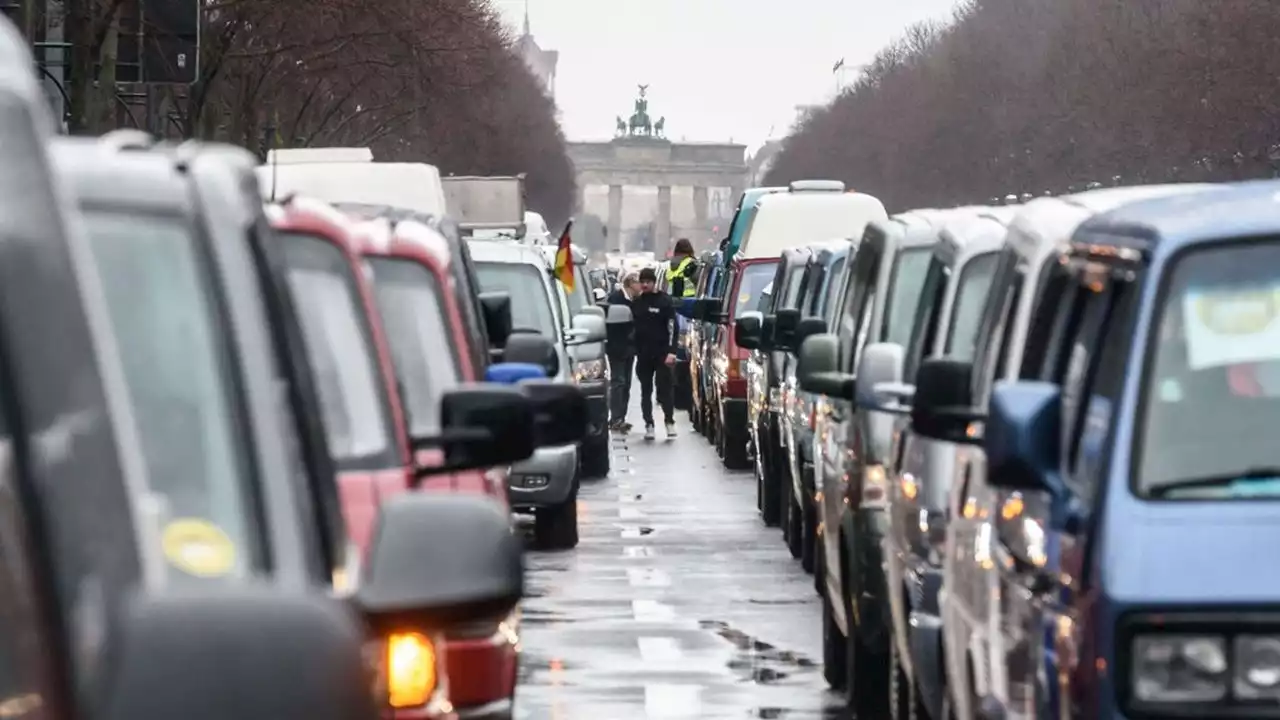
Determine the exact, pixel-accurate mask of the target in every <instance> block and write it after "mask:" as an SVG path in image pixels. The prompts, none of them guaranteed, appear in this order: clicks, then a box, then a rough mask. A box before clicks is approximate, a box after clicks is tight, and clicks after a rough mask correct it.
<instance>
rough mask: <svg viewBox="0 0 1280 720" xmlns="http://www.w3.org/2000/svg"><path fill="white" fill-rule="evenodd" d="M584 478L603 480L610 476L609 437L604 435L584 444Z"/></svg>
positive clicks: (582, 449)
mask: <svg viewBox="0 0 1280 720" xmlns="http://www.w3.org/2000/svg"><path fill="white" fill-rule="evenodd" d="M581 452H582V460H581V465H582V468H581V470H582V476H583V477H588V478H602V477H606V476H607V475H608V474H609V436H608V435H603V436H601V437H599V438H593V439H592V440H590V441H588V442H585V443H583V444H582V448H581Z"/></svg>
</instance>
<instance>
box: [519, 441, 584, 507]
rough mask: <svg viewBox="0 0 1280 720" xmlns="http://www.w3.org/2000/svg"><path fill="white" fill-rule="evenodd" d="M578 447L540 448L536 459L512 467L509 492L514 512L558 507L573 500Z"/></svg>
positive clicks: (534, 456) (536, 451)
mask: <svg viewBox="0 0 1280 720" xmlns="http://www.w3.org/2000/svg"><path fill="white" fill-rule="evenodd" d="M577 470H578V446H577V445H560V446H557V447H544V448H538V449H537V450H535V451H534V453H533V457H531V458H529V459H528V460H522V461H520V462H518V463H516V464H514V465H512V466H511V474H510V475H509V476H508V477H507V492H508V494H509V497H510V498H511V508H512V509H513V510H530V509H533V508H540V507H550V506H553V505H559V504H561V503H563V502H564V501H566V500H568V499H569V498H570V497H572V496H573V480H574V475H575V474H577Z"/></svg>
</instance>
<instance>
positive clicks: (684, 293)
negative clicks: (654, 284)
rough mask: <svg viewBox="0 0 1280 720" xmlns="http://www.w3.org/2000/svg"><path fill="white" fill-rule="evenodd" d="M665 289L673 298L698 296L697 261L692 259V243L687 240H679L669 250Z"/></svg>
mask: <svg viewBox="0 0 1280 720" xmlns="http://www.w3.org/2000/svg"><path fill="white" fill-rule="evenodd" d="M667 288H668V289H670V291H671V297H673V298H691V297H696V296H697V294H698V261H697V260H694V259H693V243H691V242H689V238H680V239H679V240H677V241H676V246H675V248H673V249H672V250H671V263H670V264H669V265H668V266H667Z"/></svg>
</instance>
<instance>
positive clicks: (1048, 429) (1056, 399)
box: [982, 380, 1066, 497]
mask: <svg viewBox="0 0 1280 720" xmlns="http://www.w3.org/2000/svg"><path fill="white" fill-rule="evenodd" d="M1061 409H1062V390H1061V388H1059V387H1058V386H1057V385H1055V384H1053V383H1048V382H1043V381H1039V380H1020V381H1016V382H1001V383H997V384H996V386H995V388H993V389H992V391H991V399H990V401H989V402H988V403H987V421H986V426H985V428H984V433H983V434H984V437H983V441H982V447H983V450H984V451H985V453H986V456H987V482H988V484H990V485H991V486H992V487H998V488H1003V489H1005V490H1034V491H1041V492H1045V491H1047V492H1048V493H1049V494H1050V495H1052V496H1055V497H1062V496H1063V495H1064V494H1065V488H1066V486H1065V485H1064V484H1063V482H1062V479H1061V478H1060V477H1059V476H1058V459H1059V456H1060V454H1061V447H1060V446H1061V442H1062V436H1061V433H1060V423H1061Z"/></svg>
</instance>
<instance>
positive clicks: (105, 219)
mask: <svg viewBox="0 0 1280 720" xmlns="http://www.w3.org/2000/svg"><path fill="white" fill-rule="evenodd" d="M87 219H88V222H87V223H86V224H85V226H86V227H87V228H88V230H89V239H90V246H91V248H92V252H93V257H94V260H95V261H96V263H97V267H98V272H99V275H100V276H101V281H102V287H103V291H104V295H105V297H106V301H107V310H108V314H109V316H110V318H111V324H112V329H113V331H114V335H115V338H116V346H117V348H118V350H119V353H120V359H121V362H122V364H123V366H124V375H125V381H126V382H127V383H128V385H129V396H130V399H131V400H132V404H133V410H134V418H135V421H136V422H137V427H138V432H139V436H140V437H139V439H140V441H141V443H142V448H143V452H144V454H145V456H146V464H147V476H148V477H149V479H150V488H149V489H150V490H151V492H152V493H153V495H152V496H151V497H150V498H147V500H146V507H147V509H148V512H150V513H154V514H155V516H156V517H157V519H158V521H159V528H160V529H159V531H158V532H157V534H156V537H158V538H160V539H161V542H162V543H163V545H164V547H163V550H164V554H165V556H166V557H167V558H168V559H169V560H170V562H171V563H173V564H174V566H175V567H177V568H179V569H181V570H184V571H187V572H188V573H190V575H191V576H200V577H220V578H221V577H235V578H239V577H243V576H245V575H247V574H248V573H249V571H250V569H251V568H253V567H255V566H261V565H262V564H263V559H262V557H263V551H262V542H261V535H260V534H261V528H259V527H257V526H256V524H255V523H254V522H253V520H252V518H254V517H256V516H257V514H258V513H257V511H256V510H255V509H254V507H253V505H254V500H253V496H252V494H251V490H250V488H251V487H252V485H251V480H252V479H251V477H250V474H251V473H252V470H253V464H252V462H251V460H250V457H249V454H248V451H247V447H248V443H247V441H246V438H245V437H244V436H243V435H242V434H241V432H240V428H241V427H242V425H241V423H240V418H241V413H242V409H241V407H239V401H238V399H237V398H238V393H237V389H236V386H235V382H234V379H233V374H232V369H231V360H230V350H229V348H228V347H227V345H226V344H225V342H224V340H225V338H226V334H225V333H226V332H227V331H226V329H225V328H224V327H223V326H222V325H221V324H220V322H219V319H218V318H219V311H218V309H217V300H216V298H215V297H214V294H213V290H212V288H211V287H210V283H209V278H208V275H207V274H206V273H205V272H204V268H203V267H202V263H203V262H204V261H203V260H202V259H201V258H200V255H199V249H198V245H197V243H198V242H199V241H198V238H197V236H196V234H195V233H194V232H193V231H192V229H191V228H190V227H189V226H187V225H186V223H185V222H184V220H183V219H181V218H178V217H170V216H161V215H148V214H145V213H138V212H129V213H124V212H114V211H112V212H108V211H94V210H89V211H87ZM210 526H212V528H210ZM193 528H197V529H200V532H186V531H188V530H191V529H193ZM210 530H212V531H213V532H218V531H220V533H219V534H222V535H224V536H225V537H226V539H227V540H228V541H229V543H228V545H229V547H228V549H229V550H230V551H231V552H230V555H229V557H225V558H211V557H208V556H207V551H208V549H209V548H208V546H206V545H203V544H202V545H200V546H190V547H186V548H184V547H181V545H180V543H181V541H172V542H178V543H179V546H178V547H175V546H174V545H173V544H171V540H170V537H169V536H170V533H171V532H173V533H178V534H185V535H187V536H189V537H195V536H197V535H201V534H204V535H209V534H212V533H210V532H209V531H210ZM188 551H190V552H197V553H198V552H200V551H204V552H205V555H206V557H204V558H195V559H193V558H192V557H188V558H186V560H184V559H183V558H182V556H181V555H179V556H178V557H175V555H174V553H184V552H188ZM206 561H208V562H206ZM209 562H212V563H214V565H216V567H214V566H213V565H209V564H208V563H209ZM196 565H200V566H202V567H203V568H204V569H203V570H200V571H197V570H194V569H193V568H194V567H195V566H196Z"/></svg>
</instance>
